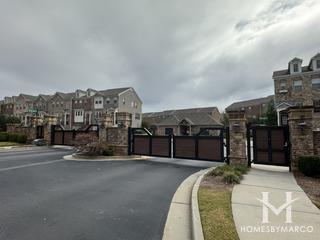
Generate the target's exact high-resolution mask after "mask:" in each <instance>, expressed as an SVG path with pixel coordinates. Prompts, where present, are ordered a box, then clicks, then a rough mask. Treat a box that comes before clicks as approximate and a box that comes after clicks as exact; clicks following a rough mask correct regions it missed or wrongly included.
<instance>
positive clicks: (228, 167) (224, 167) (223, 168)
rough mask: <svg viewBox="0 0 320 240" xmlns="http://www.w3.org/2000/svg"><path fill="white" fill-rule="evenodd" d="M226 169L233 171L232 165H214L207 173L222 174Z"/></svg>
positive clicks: (210, 174) (211, 174) (212, 174)
mask: <svg viewBox="0 0 320 240" xmlns="http://www.w3.org/2000/svg"><path fill="white" fill-rule="evenodd" d="M226 171H233V168H232V166H230V165H222V166H219V167H216V168H215V169H213V170H212V171H211V172H209V173H208V175H209V176H222V175H223V173H224V172H226Z"/></svg>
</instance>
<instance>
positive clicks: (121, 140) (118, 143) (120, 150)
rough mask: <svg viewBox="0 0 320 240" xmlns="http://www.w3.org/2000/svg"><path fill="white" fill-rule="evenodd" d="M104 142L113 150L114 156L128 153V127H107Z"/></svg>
mask: <svg viewBox="0 0 320 240" xmlns="http://www.w3.org/2000/svg"><path fill="white" fill-rule="evenodd" d="M106 143H107V145H108V146H109V147H111V148H112V149H113V151H114V155H115V156H126V155H128V129H127V128H117V127H114V128H107V129H106Z"/></svg>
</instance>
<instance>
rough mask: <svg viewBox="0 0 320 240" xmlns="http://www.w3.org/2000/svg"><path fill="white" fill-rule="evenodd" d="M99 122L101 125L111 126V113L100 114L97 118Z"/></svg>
mask: <svg viewBox="0 0 320 240" xmlns="http://www.w3.org/2000/svg"><path fill="white" fill-rule="evenodd" d="M99 122H100V124H101V126H102V127H104V128H108V127H112V126H113V115H112V114H109V113H104V114H102V116H101V118H100V119H99Z"/></svg>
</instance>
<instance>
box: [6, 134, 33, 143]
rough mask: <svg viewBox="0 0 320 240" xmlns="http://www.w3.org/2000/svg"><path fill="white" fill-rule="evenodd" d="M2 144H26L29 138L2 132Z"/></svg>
mask: <svg viewBox="0 0 320 240" xmlns="http://www.w3.org/2000/svg"><path fill="white" fill-rule="evenodd" d="M0 142H16V143H26V142H27V136H26V135H21V134H16V133H7V132H0Z"/></svg>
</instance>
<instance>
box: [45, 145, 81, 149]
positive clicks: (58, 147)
mask: <svg viewBox="0 0 320 240" xmlns="http://www.w3.org/2000/svg"><path fill="white" fill-rule="evenodd" d="M49 147H50V148H56V149H66V150H74V149H75V148H74V146H68V145H52V146H49Z"/></svg>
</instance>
